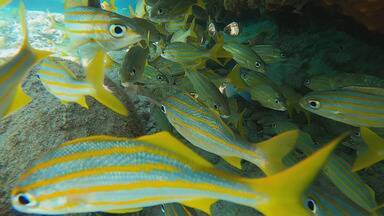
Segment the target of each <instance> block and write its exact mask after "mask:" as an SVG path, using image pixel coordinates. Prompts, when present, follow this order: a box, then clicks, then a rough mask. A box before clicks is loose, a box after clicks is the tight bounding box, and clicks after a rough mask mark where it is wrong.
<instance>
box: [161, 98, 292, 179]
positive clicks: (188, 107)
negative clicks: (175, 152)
mask: <svg viewBox="0 0 384 216" xmlns="http://www.w3.org/2000/svg"><path fill="white" fill-rule="evenodd" d="M161 104H162V106H161V110H162V111H163V112H164V113H165V114H166V116H167V118H168V121H169V122H170V123H171V124H172V126H173V127H174V128H175V129H176V130H177V132H179V134H181V135H182V136H183V137H184V138H185V139H187V140H188V141H189V142H190V143H191V144H193V145H195V146H197V147H199V148H201V149H204V150H206V151H208V152H211V153H214V154H217V155H219V156H221V157H223V159H224V160H226V161H227V162H228V163H230V164H231V165H233V166H234V167H237V168H239V169H241V159H244V160H247V161H249V162H251V163H253V164H255V165H257V166H258V167H259V168H260V169H261V170H262V171H263V172H264V173H265V174H266V175H272V174H274V173H276V172H278V171H281V170H283V169H284V168H285V166H284V165H283V163H282V161H281V160H282V157H284V156H285V155H286V154H287V153H288V152H290V151H291V150H292V148H293V147H294V145H295V144H296V138H297V135H298V131H297V130H296V131H290V132H287V133H284V134H281V135H278V136H276V137H274V138H272V139H270V140H267V141H264V142H261V143H256V144H250V143H248V142H246V141H244V140H242V139H240V138H239V137H238V136H237V135H236V134H235V133H234V132H233V131H232V130H231V129H230V128H229V127H228V126H227V125H226V124H225V123H224V122H223V120H222V119H221V118H220V116H219V115H217V113H216V112H213V111H212V110H211V109H209V108H208V107H206V106H205V105H204V104H203V103H201V102H200V101H198V100H197V99H195V98H194V97H193V96H191V95H190V94H188V93H180V94H177V95H174V96H170V97H168V98H167V99H165V100H164V101H163V102H162V103H161ZM276 149H279V151H276Z"/></svg>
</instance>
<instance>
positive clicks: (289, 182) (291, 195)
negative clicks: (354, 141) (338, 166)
mask: <svg viewBox="0 0 384 216" xmlns="http://www.w3.org/2000/svg"><path fill="white" fill-rule="evenodd" d="M347 135H348V133H344V134H342V135H340V136H339V137H337V138H336V139H334V140H332V141H331V142H330V143H329V144H327V145H326V146H325V147H323V148H321V149H320V150H319V151H317V152H315V153H313V154H312V155H311V156H309V157H307V158H306V159H304V160H302V161H300V162H299V163H297V164H296V165H294V166H293V167H290V168H288V169H286V170H283V171H281V172H279V173H277V174H275V175H273V176H269V177H265V178H260V179H246V178H243V181H246V182H248V183H249V185H250V187H252V188H254V190H255V192H256V193H262V194H265V195H266V196H267V197H266V200H265V201H264V202H256V203H255V206H254V207H255V208H256V209H258V210H259V211H260V212H262V213H263V214H264V215H286V214H287V212H289V213H290V215H312V214H311V211H309V210H308V209H306V208H305V207H304V205H303V199H302V198H303V194H304V192H305V191H306V189H307V188H308V187H309V186H310V184H311V183H312V181H313V180H314V179H315V178H316V176H317V175H318V173H319V172H320V170H321V168H322V167H323V166H324V164H325V163H326V162H327V159H328V157H329V155H330V154H331V153H332V151H333V150H334V149H335V148H336V146H337V144H338V143H339V142H341V141H342V140H343V139H344V138H345V137H347ZM282 206H284V208H281V207H282Z"/></svg>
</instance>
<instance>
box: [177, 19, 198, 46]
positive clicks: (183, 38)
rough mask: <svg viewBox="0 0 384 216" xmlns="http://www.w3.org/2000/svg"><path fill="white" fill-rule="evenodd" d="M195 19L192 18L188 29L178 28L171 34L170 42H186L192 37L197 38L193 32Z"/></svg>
mask: <svg viewBox="0 0 384 216" xmlns="http://www.w3.org/2000/svg"><path fill="white" fill-rule="evenodd" d="M195 22H196V19H193V21H192V23H191V25H190V27H189V29H188V30H184V29H180V30H179V31H177V32H175V33H174V34H173V35H172V38H171V43H174V42H182V43H187V42H188V39H190V38H192V39H194V40H197V39H198V36H197V35H196V33H195V27H196V23H195Z"/></svg>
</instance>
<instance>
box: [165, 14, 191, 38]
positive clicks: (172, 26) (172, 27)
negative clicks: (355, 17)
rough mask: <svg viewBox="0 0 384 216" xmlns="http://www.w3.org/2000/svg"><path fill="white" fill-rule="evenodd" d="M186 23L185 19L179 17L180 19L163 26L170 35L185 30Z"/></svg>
mask: <svg viewBox="0 0 384 216" xmlns="http://www.w3.org/2000/svg"><path fill="white" fill-rule="evenodd" d="M186 21H187V20H186V18H185V17H180V18H177V19H174V20H172V21H169V22H166V23H165V24H164V28H165V30H166V31H167V32H168V33H170V34H172V33H176V32H177V31H179V30H180V29H183V28H185V25H186Z"/></svg>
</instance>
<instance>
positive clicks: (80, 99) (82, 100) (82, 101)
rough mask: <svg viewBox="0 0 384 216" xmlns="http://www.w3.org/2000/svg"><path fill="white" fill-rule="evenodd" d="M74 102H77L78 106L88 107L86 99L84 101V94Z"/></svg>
mask: <svg viewBox="0 0 384 216" xmlns="http://www.w3.org/2000/svg"><path fill="white" fill-rule="evenodd" d="M76 103H77V104H79V105H80V106H82V107H84V108H85V109H89V107H88V104H87V101H86V99H85V97H84V96H83V97H80V98H79V100H77V101H76Z"/></svg>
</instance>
